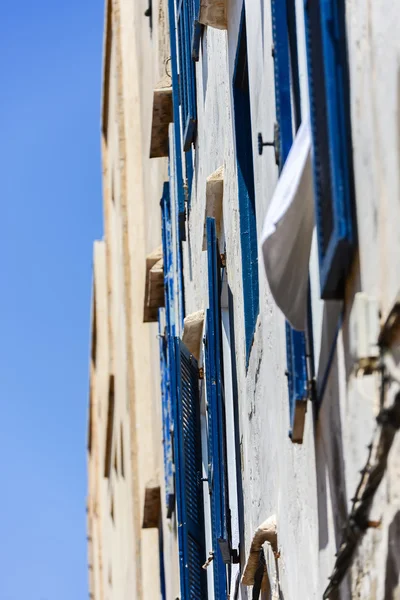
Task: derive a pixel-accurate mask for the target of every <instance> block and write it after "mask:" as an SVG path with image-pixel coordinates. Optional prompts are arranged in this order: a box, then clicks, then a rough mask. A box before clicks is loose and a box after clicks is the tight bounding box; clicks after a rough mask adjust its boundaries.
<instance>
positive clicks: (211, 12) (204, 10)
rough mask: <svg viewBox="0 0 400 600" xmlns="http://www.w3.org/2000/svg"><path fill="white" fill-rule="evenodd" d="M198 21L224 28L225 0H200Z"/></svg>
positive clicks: (225, 21)
mask: <svg viewBox="0 0 400 600" xmlns="http://www.w3.org/2000/svg"><path fill="white" fill-rule="evenodd" d="M199 20H200V23H202V24H203V25H208V27H215V28H216V29H226V28H227V20H226V1H225V0H201V2H200V19H199Z"/></svg>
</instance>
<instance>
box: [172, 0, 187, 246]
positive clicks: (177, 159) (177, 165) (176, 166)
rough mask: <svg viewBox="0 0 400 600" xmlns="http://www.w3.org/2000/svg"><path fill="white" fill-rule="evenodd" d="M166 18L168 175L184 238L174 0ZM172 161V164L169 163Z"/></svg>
mask: <svg viewBox="0 0 400 600" xmlns="http://www.w3.org/2000/svg"><path fill="white" fill-rule="evenodd" d="M168 18H169V30H170V36H169V38H170V45H171V76H172V105H173V113H174V123H173V127H174V154H173V156H171V154H172V153H171V148H170V165H169V169H170V177H171V175H172V174H173V173H174V174H175V176H176V182H175V187H176V193H177V206H178V213H179V235H180V238H181V239H185V194H184V188H183V175H182V146H181V117H180V108H179V77H178V54H177V48H176V37H177V36H176V18H175V0H168ZM171 163H172V164H171Z"/></svg>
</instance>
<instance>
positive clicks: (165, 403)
mask: <svg viewBox="0 0 400 600" xmlns="http://www.w3.org/2000/svg"><path fill="white" fill-rule="evenodd" d="M160 205H161V226H162V227H161V234H162V236H161V237H162V247H163V263H164V295H165V302H164V304H165V309H160V311H159V340H160V368H161V398H162V417H163V446H164V476H165V493H166V506H167V515H168V516H171V514H172V511H173V509H174V504H175V486H174V473H173V450H172V430H173V418H172V401H171V390H172V389H173V388H172V386H171V370H172V372H173V371H174V366H173V364H172V365H171V350H170V346H171V340H172V344H173V340H174V336H175V311H174V280H173V276H174V272H173V254H172V224H171V213H170V197H169V183H168V182H166V183H164V187H163V195H162V198H161V202H160Z"/></svg>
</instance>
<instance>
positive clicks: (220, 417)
mask: <svg viewBox="0 0 400 600" xmlns="http://www.w3.org/2000/svg"><path fill="white" fill-rule="evenodd" d="M207 251H208V256H207V259H208V298H209V308H208V309H207V336H206V345H205V360H206V382H207V414H208V463H209V469H208V470H209V473H208V485H209V491H210V500H211V531H212V544H213V551H214V562H213V571H214V595H215V600H225V598H226V595H227V582H226V565H225V563H224V560H223V557H222V554H221V551H220V548H219V544H220V542H227V541H228V540H227V523H226V485H225V482H226V470H225V427H224V423H225V414H224V399H223V385H222V377H223V376H222V373H223V370H222V340H221V308H220V296H221V281H220V266H219V254H218V247H217V237H216V231H215V219H212V218H210V217H208V218H207Z"/></svg>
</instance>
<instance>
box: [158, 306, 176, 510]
mask: <svg viewBox="0 0 400 600" xmlns="http://www.w3.org/2000/svg"><path fill="white" fill-rule="evenodd" d="M164 322H165V309H163V308H160V309H159V317H158V333H159V344H160V374H161V407H162V433H163V451H164V479H165V503H166V508H167V516H168V517H170V516H171V513H172V510H173V506H174V500H175V495H174V473H173V457H172V440H171V428H172V419H171V397H170V380H169V365H168V362H169V361H168V336H167V334H166V327H165V326H164Z"/></svg>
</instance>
